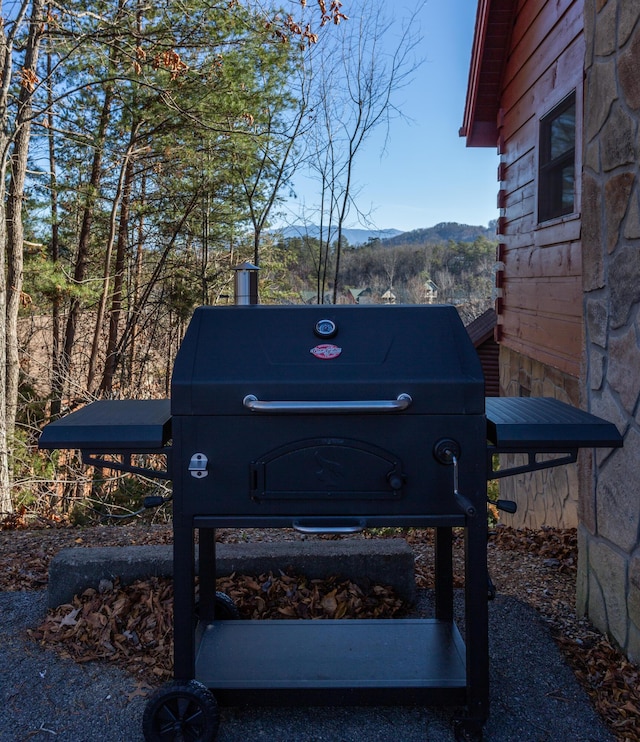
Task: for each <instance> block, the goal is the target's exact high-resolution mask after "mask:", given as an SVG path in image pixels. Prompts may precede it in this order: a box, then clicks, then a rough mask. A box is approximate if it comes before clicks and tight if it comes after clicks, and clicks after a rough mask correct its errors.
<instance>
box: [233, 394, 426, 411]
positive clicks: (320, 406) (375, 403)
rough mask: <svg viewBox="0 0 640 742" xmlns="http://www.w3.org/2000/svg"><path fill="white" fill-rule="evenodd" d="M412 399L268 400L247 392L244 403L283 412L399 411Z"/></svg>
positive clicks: (400, 395)
mask: <svg viewBox="0 0 640 742" xmlns="http://www.w3.org/2000/svg"><path fill="white" fill-rule="evenodd" d="M411 402H412V399H411V397H410V396H409V395H408V394H404V393H403V394H399V395H398V397H397V399H379V400H317V401H293V400H280V401H273V402H267V401H264V400H260V399H258V398H257V397H256V395H255V394H247V396H246V397H245V398H244V399H243V400H242V404H243V405H244V406H245V407H246V408H247V409H248V410H251V412H283V413H295V412H302V413H308V412H313V413H318V412H333V413H349V412H355V413H362V412H399V411H402V410H406V409H407V407H409V405H410V404H411Z"/></svg>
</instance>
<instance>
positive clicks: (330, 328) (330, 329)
mask: <svg viewBox="0 0 640 742" xmlns="http://www.w3.org/2000/svg"><path fill="white" fill-rule="evenodd" d="M313 331H314V332H315V334H316V335H317V336H318V337H319V338H332V337H333V336H334V335H335V334H336V333H337V332H338V328H337V327H336V323H335V322H334V321H333V320H330V319H321V320H318V321H317V322H316V326H315V327H314V328H313Z"/></svg>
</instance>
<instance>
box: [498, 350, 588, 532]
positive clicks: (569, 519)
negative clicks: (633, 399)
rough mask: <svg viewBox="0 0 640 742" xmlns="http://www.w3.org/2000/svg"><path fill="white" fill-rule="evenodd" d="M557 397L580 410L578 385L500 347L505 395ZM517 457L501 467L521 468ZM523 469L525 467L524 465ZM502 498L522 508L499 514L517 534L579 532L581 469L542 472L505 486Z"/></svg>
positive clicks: (509, 480) (508, 458) (504, 461)
mask: <svg viewBox="0 0 640 742" xmlns="http://www.w3.org/2000/svg"><path fill="white" fill-rule="evenodd" d="M523 393H526V394H529V395H530V396H532V397H553V398H554V399H559V400H561V401H562V402H567V403H568V404H573V405H576V406H577V405H578V404H579V402H580V391H579V383H578V380H577V379H576V378H575V377H573V376H567V375H566V374H563V373H561V372H560V371H557V370H556V369H554V368H551V367H550V366H546V365H544V364H542V363H540V362H539V361H534V360H532V359H531V358H528V357H527V356H524V355H521V354H520V353H517V352H516V351H514V350H510V349H509V348H506V347H505V346H504V345H501V346H500V395H501V396H506V397H519V396H522V394H523ZM520 462H521V459H520V458H518V457H515V456H502V457H501V462H500V463H501V466H502V467H503V468H506V467H508V466H509V465H510V464H518V463H520ZM522 463H525V462H524V461H522ZM500 497H502V498H504V499H506V500H513V501H514V502H516V503H517V504H518V511H517V512H516V513H515V514H514V515H509V514H508V513H500V522H501V523H505V524H506V525H509V526H513V527H514V528H540V527H541V526H553V527H555V528H575V527H576V526H577V525H578V468H577V464H571V465H568V466H559V467H557V468H555V469H543V470H542V471H538V472H534V473H533V474H520V475H517V476H513V477H506V478H505V479H502V480H500Z"/></svg>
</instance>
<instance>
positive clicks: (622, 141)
mask: <svg viewBox="0 0 640 742" xmlns="http://www.w3.org/2000/svg"><path fill="white" fill-rule="evenodd" d="M585 40H586V59H585V71H586V82H585V105H584V109H585V114H584V132H585V136H584V149H583V181H582V194H583V195H582V214H583V219H582V249H583V269H582V272H583V290H584V317H585V344H586V345H585V368H584V377H585V378H584V386H583V393H584V399H583V405H584V406H585V407H586V408H587V409H589V410H590V411H591V412H593V413H595V414H597V415H600V416H602V417H605V418H607V419H609V420H611V421H612V422H615V423H616V424H617V426H618V429H619V430H620V431H621V432H623V433H624V448H622V449H617V450H614V451H611V450H599V451H597V452H596V453H595V455H594V456H595V460H594V462H593V463H594V465H593V467H590V468H585V469H584V470H583V476H581V477H580V513H579V515H580V525H579V529H578V536H579V547H580V552H579V553H580V557H579V565H578V609H579V610H580V611H581V612H583V613H586V614H588V616H589V617H590V618H591V620H592V621H593V623H594V624H596V625H597V626H598V627H599V628H600V629H601V630H603V631H605V632H607V633H608V634H609V635H610V636H611V637H612V638H613V639H614V640H615V641H616V642H617V644H618V645H619V646H621V647H622V648H623V649H624V650H625V651H626V653H627V655H628V656H629V657H630V658H631V659H632V660H634V661H640V544H639V534H640V424H639V423H640V412H639V409H640V408H639V407H638V399H639V397H640V317H639V314H638V312H639V307H640V182H639V178H638V176H639V166H638V158H639V155H640V146H639V133H640V3H639V2H637V0H633V1H631V0H585Z"/></svg>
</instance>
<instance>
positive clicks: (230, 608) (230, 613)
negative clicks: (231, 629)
mask: <svg viewBox="0 0 640 742" xmlns="http://www.w3.org/2000/svg"><path fill="white" fill-rule="evenodd" d="M214 609H215V616H216V619H217V620H222V621H237V620H238V619H239V618H240V611H239V610H238V607H237V606H236V604H235V603H234V602H233V598H230V597H229V596H228V595H227V594H226V593H223V592H220V590H216V597H215V599H214Z"/></svg>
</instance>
